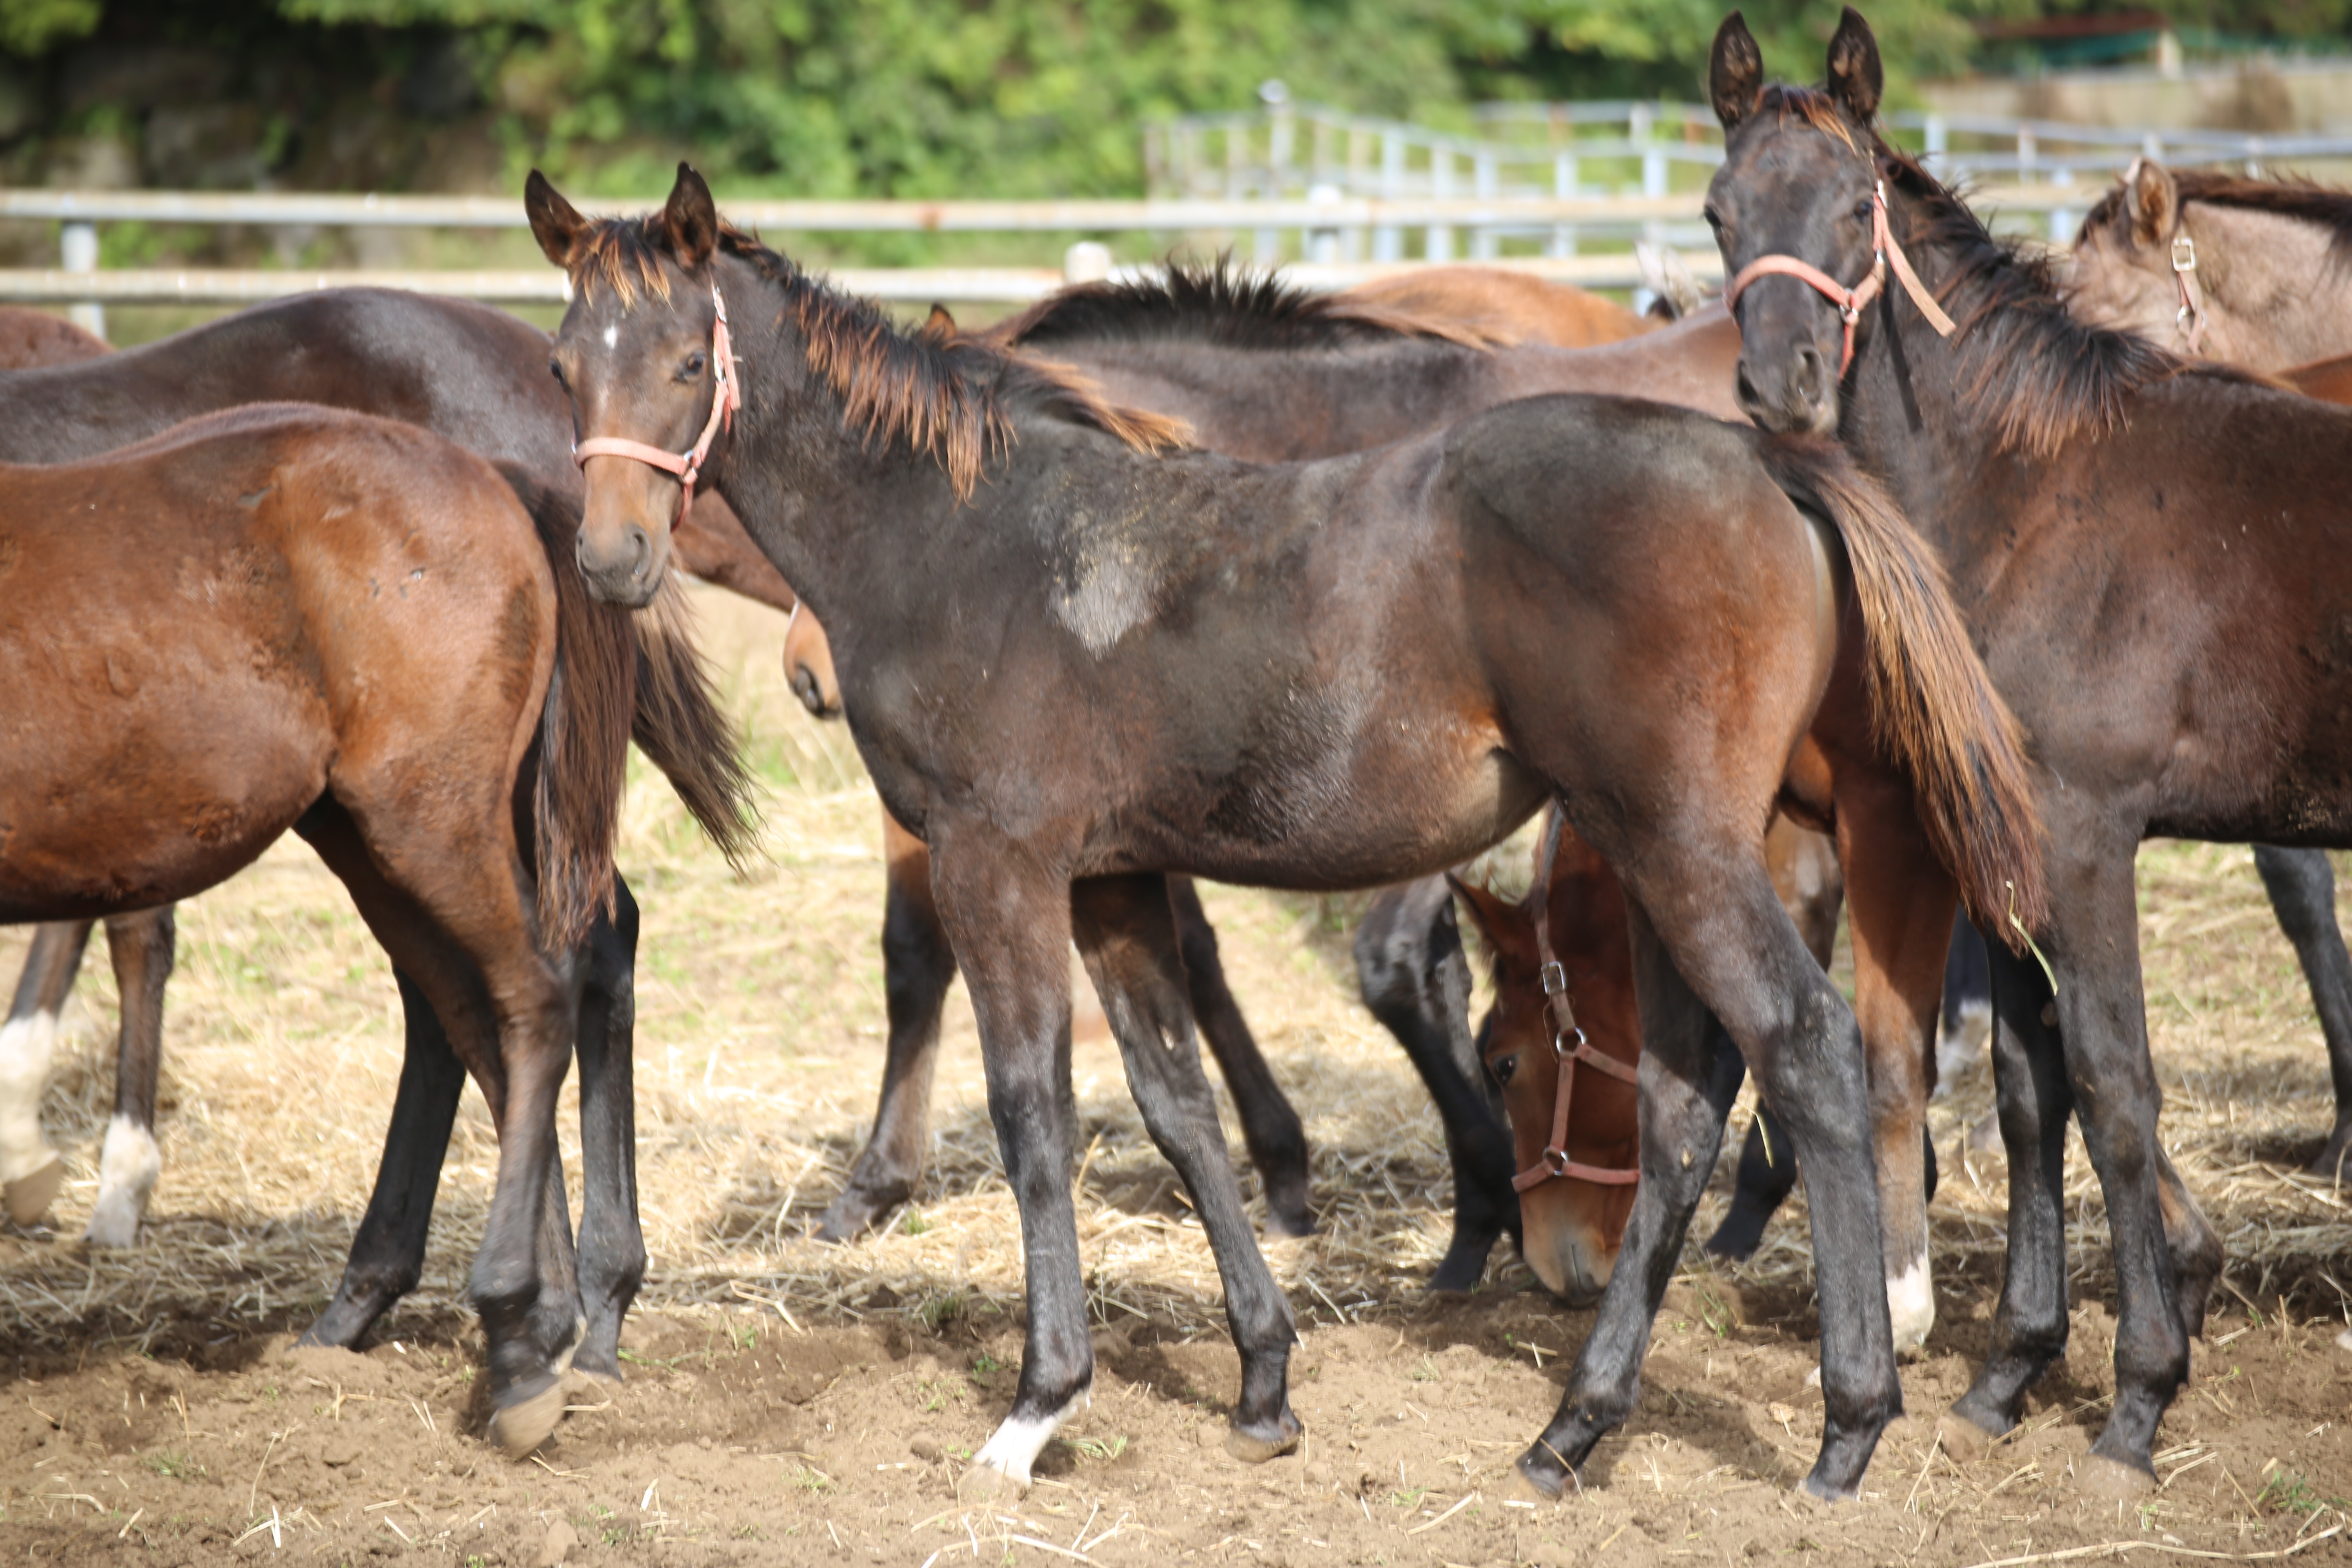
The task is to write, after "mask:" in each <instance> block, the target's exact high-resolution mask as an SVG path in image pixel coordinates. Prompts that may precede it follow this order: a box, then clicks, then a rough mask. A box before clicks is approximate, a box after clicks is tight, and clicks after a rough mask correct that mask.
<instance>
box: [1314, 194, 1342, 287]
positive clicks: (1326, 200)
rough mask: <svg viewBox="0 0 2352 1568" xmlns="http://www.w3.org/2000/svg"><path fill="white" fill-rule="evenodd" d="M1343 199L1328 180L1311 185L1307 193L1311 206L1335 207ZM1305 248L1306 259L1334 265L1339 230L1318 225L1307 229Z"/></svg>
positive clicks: (1319, 265)
mask: <svg viewBox="0 0 2352 1568" xmlns="http://www.w3.org/2000/svg"><path fill="white" fill-rule="evenodd" d="M1345 199H1346V196H1345V194H1344V193H1343V192H1342V191H1341V190H1340V189H1339V186H1337V185H1334V184H1329V183H1328V182H1327V183H1325V184H1318V185H1316V186H1314V187H1312V188H1311V189H1309V190H1308V191H1307V202H1308V204H1309V205H1313V206H1318V207H1322V206H1330V207H1336V206H1338V205H1339V204H1340V202H1342V201H1343V200H1345ZM1305 248H1306V252H1307V260H1309V261H1311V262H1313V263H1315V264H1316V265H1317V266H1318V267H1330V266H1334V265H1336V264H1337V263H1338V261H1339V230H1338V229H1336V228H1323V227H1319V226H1318V227H1316V228H1310V229H1308V230H1307V245H1306V247H1305Z"/></svg>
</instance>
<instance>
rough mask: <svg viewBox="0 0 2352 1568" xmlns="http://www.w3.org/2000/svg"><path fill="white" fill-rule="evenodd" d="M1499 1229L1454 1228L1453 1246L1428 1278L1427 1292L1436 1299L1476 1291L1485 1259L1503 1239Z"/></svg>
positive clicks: (1484, 1265) (1500, 1228) (1484, 1276)
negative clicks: (1466, 1229)
mask: <svg viewBox="0 0 2352 1568" xmlns="http://www.w3.org/2000/svg"><path fill="white" fill-rule="evenodd" d="M1502 1234H1503V1232H1502V1227H1501V1226H1496V1227H1495V1228H1493V1229H1491V1230H1489V1229H1486V1228H1484V1227H1481V1228H1480V1229H1478V1230H1475V1231H1465V1229H1464V1228H1463V1227H1462V1226H1458V1225H1457V1226H1454V1240H1453V1243H1452V1244H1451V1245H1450V1246H1448V1247H1446V1249H1445V1256H1444V1258H1441V1259H1440V1260H1439V1261H1438V1265H1437V1269H1436V1272H1434V1273H1433V1274H1432V1275H1430V1277H1429V1288H1430V1289H1431V1290H1433V1291H1434V1292H1435V1293H1437V1294H1439V1295H1449V1294H1450V1295H1463V1294H1466V1293H1468V1292H1469V1291H1472V1290H1475V1289H1477V1288H1478V1281H1479V1280H1481V1279H1485V1278H1486V1258H1487V1255H1488V1254H1490V1253H1492V1252H1493V1251H1494V1250H1495V1243H1496V1241H1497V1240H1499V1239H1501V1237H1502Z"/></svg>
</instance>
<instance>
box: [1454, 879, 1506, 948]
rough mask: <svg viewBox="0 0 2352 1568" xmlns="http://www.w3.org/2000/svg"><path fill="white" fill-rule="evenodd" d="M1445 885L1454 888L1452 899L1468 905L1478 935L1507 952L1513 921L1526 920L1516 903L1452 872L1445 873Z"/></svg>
mask: <svg viewBox="0 0 2352 1568" xmlns="http://www.w3.org/2000/svg"><path fill="white" fill-rule="evenodd" d="M1445 885H1446V886H1447V887H1449V888H1452V889H1454V897H1455V898H1457V899H1460V900H1462V901H1463V903H1464V904H1465V905H1467V906H1468V908H1469V910H1470V923H1471V924H1472V925H1475V926H1476V927H1477V928H1478V934H1479V935H1480V936H1482V937H1485V938H1486V945H1487V946H1488V947H1490V948H1493V949H1495V950H1496V952H1503V951H1506V950H1507V947H1508V946H1509V943H1508V942H1507V936H1508V934H1509V932H1510V930H1511V927H1512V924H1513V922H1514V921H1517V922H1519V923H1521V924H1524V923H1525V919H1524V917H1523V916H1521V915H1520V913H1519V910H1518V908H1517V905H1515V904H1513V903H1512V902H1511V901H1510V900H1507V899H1504V898H1499V897H1497V896H1496V895H1495V894H1493V893H1490V892H1488V891H1487V890H1486V889H1484V888H1482V887H1480V886H1478V885H1477V884H1476V883H1475V882H1466V881H1464V880H1463V879H1461V878H1459V877H1457V876H1455V875H1454V873H1453V872H1451V871H1448V872H1447V873H1445Z"/></svg>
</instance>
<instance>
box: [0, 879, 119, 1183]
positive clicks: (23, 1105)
mask: <svg viewBox="0 0 2352 1568" xmlns="http://www.w3.org/2000/svg"><path fill="white" fill-rule="evenodd" d="M93 923H95V922H93V921H49V922H47V923H46V924H44V925H40V926H37V927H36V928H35V929H34V931H33V946H32V950H31V951H30V952H27V953H26V955H25V972H24V973H23V974H22V975H21V976H19V977H18V979H17V981H16V1004H15V1005H13V1006H12V1007H10V1008H9V1010H8V1021H7V1022H6V1023H5V1024H0V1194H5V1201H6V1204H7V1207H8V1217H9V1218H10V1219H12V1220H14V1221H15V1222H16V1224H18V1225H27V1226H28V1225H37V1224H38V1223H39V1222H40V1220H41V1218H42V1216H43V1215H47V1213H48V1212H49V1205H51V1204H52V1203H55V1202H56V1201H57V1196H58V1188H59V1187H60V1186H62V1185H64V1184H65V1179H66V1166H65V1162H64V1161H63V1160H61V1159H59V1158H58V1152H57V1151H56V1150H54V1149H52V1148H50V1147H49V1144H48V1140H47V1139H46V1138H44V1137H43V1136H42V1135H41V1093H42V1091H43V1090H44V1089H47V1087H48V1082H49V1057H50V1054H51V1053H52V1052H53V1051H54V1050H55V1049H56V1048H57V1043H58V1015H59V1014H61V1013H63V1012H64V1011H65V1006H66V998H67V997H68V995H70V994H72V992H73V983H74V975H75V974H76V973H78V972H79V970H80V968H81V954H82V949H83V948H85V947H87V946H88V945H89V930H90V927H91V925H92V924H93Z"/></svg>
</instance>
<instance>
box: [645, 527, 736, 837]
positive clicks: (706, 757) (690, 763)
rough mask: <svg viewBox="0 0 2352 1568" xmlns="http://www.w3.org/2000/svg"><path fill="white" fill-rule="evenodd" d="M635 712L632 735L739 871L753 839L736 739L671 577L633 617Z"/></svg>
mask: <svg viewBox="0 0 2352 1568" xmlns="http://www.w3.org/2000/svg"><path fill="white" fill-rule="evenodd" d="M632 618H633V620H634V622H635V636H636V710H635V728H634V730H633V731H632V732H633V734H634V735H635V740H636V742H637V749H638V750H640V751H642V752H645V754H646V761H648V762H650V763H653V765H654V766H656V767H657V768H659V769H660V770H661V771H662V773H663V774H664V775H665V776H666V777H667V778H668V780H669V782H670V787H671V788H673V789H675V790H677V797H678V799H679V800H681V801H682V802H684V803H685V805H686V809H687V811H688V813H689V814H690V815H691V816H693V817H694V820H695V821H697V822H698V823H700V824H701V825H702V831H703V832H705V833H707V834H709V836H710V841H711V842H712V843H713V844H716V845H718V846H719V853H721V854H723V855H725V856H726V857H727V863H728V864H729V865H730V866H734V867H737V868H740V867H741V866H742V865H743V863H744V861H745V860H746V859H747V858H749V857H750V855H751V851H752V849H753V848H754V847H755V846H756V845H757V843H758V841H759V837H760V813H759V808H758V807H757V806H756V805H753V804H752V798H753V797H752V793H751V768H750V766H749V764H747V763H745V762H744V760H743V741H742V737H741V735H740V734H739V733H738V732H737V731H736V729H735V725H734V723H733V721H730V719H729V718H728V717H727V714H726V711H725V710H723V709H722V708H720V707H719V692H718V686H717V683H716V682H715V681H714V680H713V679H712V678H711V673H710V664H709V660H708V659H706V658H703V655H702V649H701V647H700V646H699V645H698V643H697V642H696V641H695V637H694V618H693V616H692V613H691V612H690V611H689V609H688V605H687V603H686V595H685V593H684V591H683V590H681V589H680V588H679V587H678V585H677V577H676V575H675V574H671V575H669V576H666V577H665V578H664V579H663V581H662V585H661V590H660V592H658V593H657V594H656V595H654V602H653V603H652V604H651V605H647V606H646V608H644V609H642V610H639V611H637V612H636V614H635V616H634V617H632Z"/></svg>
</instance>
